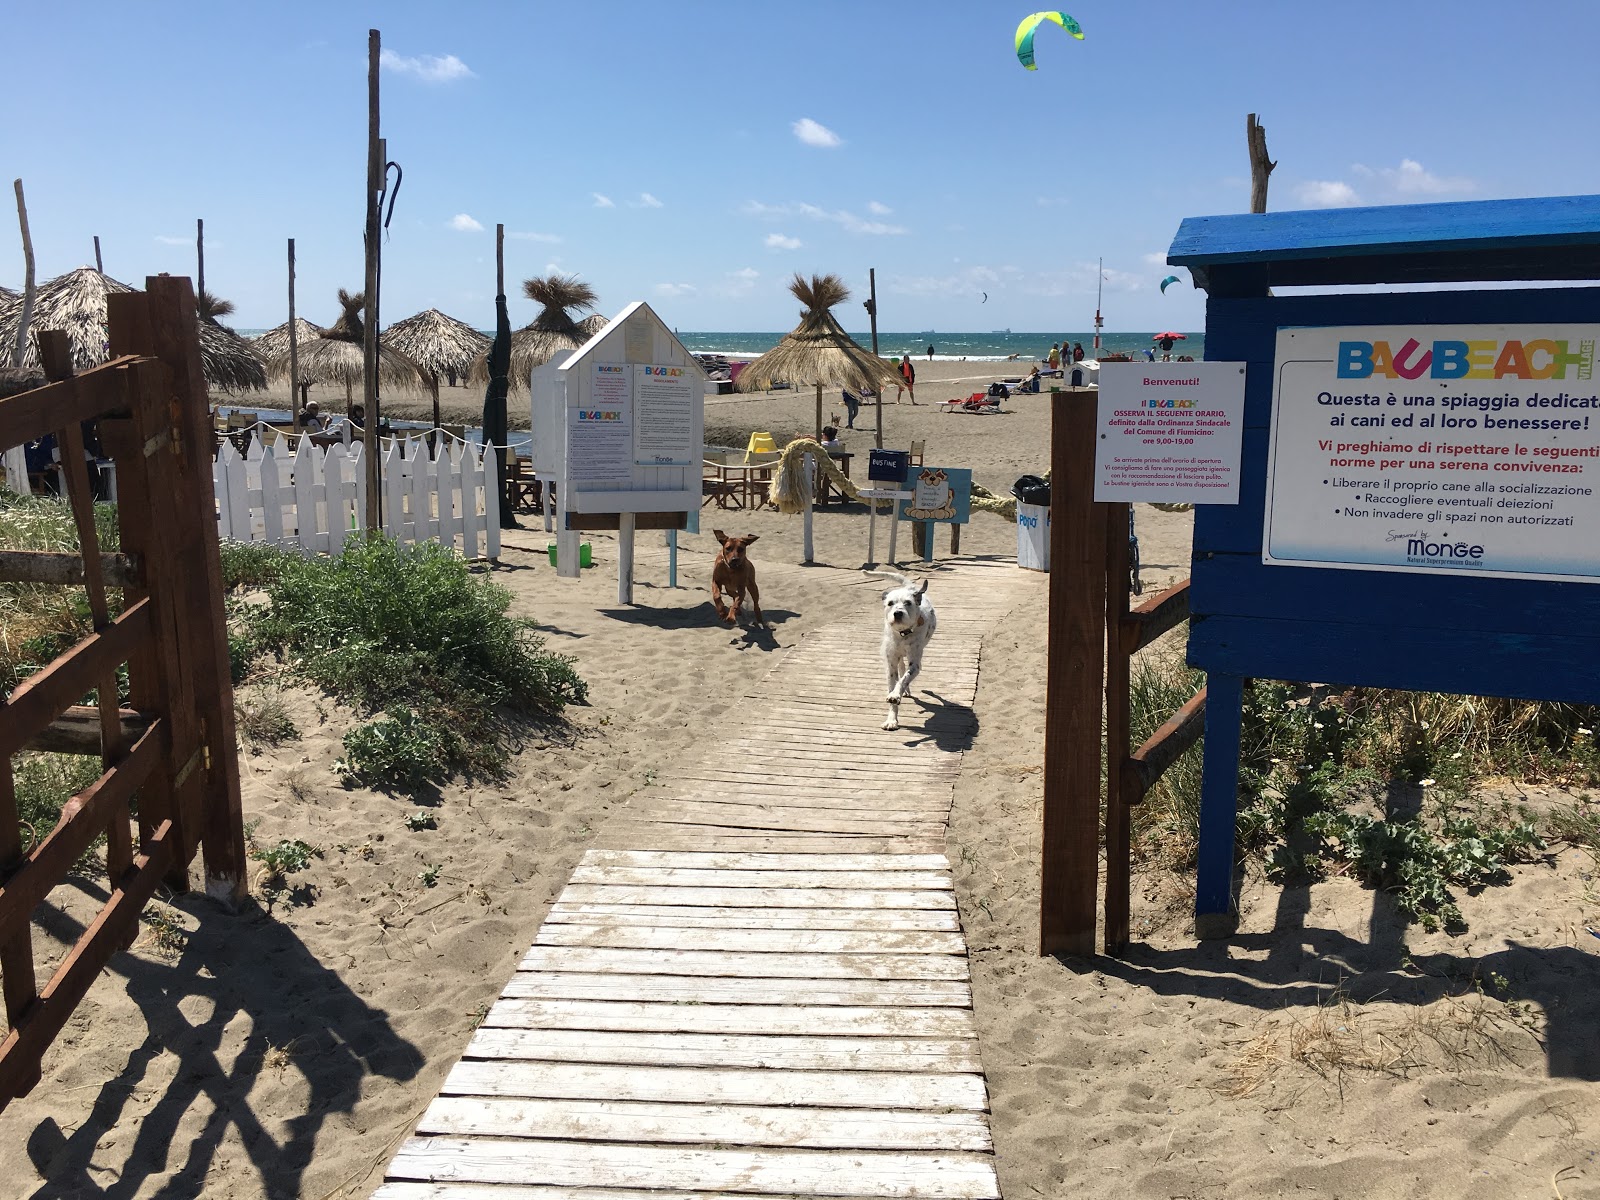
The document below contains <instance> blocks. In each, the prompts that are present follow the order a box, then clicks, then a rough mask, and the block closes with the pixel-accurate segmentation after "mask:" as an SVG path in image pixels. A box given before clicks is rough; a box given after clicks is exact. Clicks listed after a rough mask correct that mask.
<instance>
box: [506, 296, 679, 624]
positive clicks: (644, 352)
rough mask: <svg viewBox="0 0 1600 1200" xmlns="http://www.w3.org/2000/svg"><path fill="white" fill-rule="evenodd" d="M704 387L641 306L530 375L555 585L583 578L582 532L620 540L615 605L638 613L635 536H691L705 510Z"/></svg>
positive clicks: (668, 334)
mask: <svg viewBox="0 0 1600 1200" xmlns="http://www.w3.org/2000/svg"><path fill="white" fill-rule="evenodd" d="M705 386H706V377H705V372H704V370H702V368H701V367H700V364H699V363H698V362H696V361H695V358H694V356H693V355H692V354H690V353H689V351H688V350H687V349H685V348H684V345H683V343H682V342H680V341H679V340H678V339H677V337H676V335H674V334H673V332H672V330H671V328H670V327H669V326H668V325H667V324H666V323H665V322H664V321H662V320H661V318H660V317H659V316H657V315H656V313H655V310H654V309H652V308H651V307H650V306H649V305H648V304H646V303H645V302H644V301H642V300H640V301H636V302H635V303H633V304H630V305H629V306H628V307H627V308H625V309H623V310H622V312H620V313H618V314H617V316H616V317H614V318H613V319H612V320H611V321H610V323H609V324H607V325H606V327H605V328H604V329H603V330H601V331H600V332H599V333H598V334H596V335H595V336H594V337H593V338H591V339H590V340H589V341H588V342H587V343H586V344H585V345H584V346H582V347H581V348H580V349H578V350H575V351H572V352H571V353H569V354H565V355H557V356H556V357H555V358H553V359H551V360H550V361H549V362H547V363H545V364H544V365H543V366H541V367H537V368H535V369H534V371H533V373H532V378H531V380H530V384H529V391H530V393H531V395H532V402H531V403H532V412H531V422H532V424H531V428H532V430H533V439H532V449H533V469H534V471H535V472H536V473H537V474H538V475H539V477H540V478H541V479H549V480H554V481H555V485H556V486H555V498H554V500H553V501H552V500H548V499H547V501H546V503H547V505H548V507H547V509H546V512H547V514H549V515H551V516H553V519H554V523H555V529H556V564H557V565H556V570H557V573H558V574H559V575H563V576H567V577H570V578H576V576H577V574H578V571H579V558H578V555H579V546H580V539H581V535H582V534H583V533H584V532H588V531H593V530H616V531H617V542H618V563H617V600H618V602H619V603H622V604H631V603H632V602H633V535H634V531H635V530H638V529H670V530H676V529H683V528H685V527H686V526H687V525H688V521H689V514H691V513H698V512H699V510H700V466H701V461H702V458H703V454H704V444H705ZM547 495H548V493H547Z"/></svg>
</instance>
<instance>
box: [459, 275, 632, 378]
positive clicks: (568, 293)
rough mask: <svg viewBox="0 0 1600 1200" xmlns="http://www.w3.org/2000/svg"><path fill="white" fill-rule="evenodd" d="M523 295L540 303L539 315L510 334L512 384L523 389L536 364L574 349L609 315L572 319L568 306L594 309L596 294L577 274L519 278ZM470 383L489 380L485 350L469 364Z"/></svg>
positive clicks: (603, 324) (605, 323) (601, 326)
mask: <svg viewBox="0 0 1600 1200" xmlns="http://www.w3.org/2000/svg"><path fill="white" fill-rule="evenodd" d="M522 294H523V295H524V296H526V297H527V298H528V299H529V300H537V301H538V302H539V304H540V305H541V306H542V307H541V308H540V309H539V315H538V316H536V317H534V319H533V320H532V321H531V322H529V323H528V324H527V325H524V326H523V327H522V328H521V329H519V330H517V331H516V332H515V333H513V334H512V335H511V386H512V387H513V388H525V387H527V386H528V377H529V376H530V375H532V374H533V369H534V368H535V367H542V366H543V365H544V364H545V363H547V362H549V361H550V360H551V359H552V358H554V357H555V356H556V355H557V354H560V353H561V352H562V351H565V350H576V349H578V348H579V347H581V346H583V345H584V344H585V343H587V342H588V341H589V339H590V338H592V337H594V335H595V334H597V333H599V332H600V331H601V330H602V329H604V328H605V327H606V326H607V325H608V324H610V320H609V318H606V317H603V316H601V315H600V314H599V313H591V314H590V315H589V316H587V317H583V318H582V319H574V317H573V316H572V313H571V312H570V311H569V310H571V309H584V308H593V307H594V306H595V305H596V304H598V303H599V302H600V301H599V297H597V296H596V295H595V292H594V289H593V288H592V287H590V286H589V285H588V284H587V283H584V282H583V281H582V280H581V279H579V278H578V277H577V276H576V275H541V276H537V277H535V278H533V279H525V280H523V281H522ZM471 379H472V382H473V383H479V384H482V383H488V382H489V355H488V351H487V350H486V351H485V352H484V353H483V354H481V355H479V356H478V358H477V360H476V361H475V362H474V363H473V364H472V375H471Z"/></svg>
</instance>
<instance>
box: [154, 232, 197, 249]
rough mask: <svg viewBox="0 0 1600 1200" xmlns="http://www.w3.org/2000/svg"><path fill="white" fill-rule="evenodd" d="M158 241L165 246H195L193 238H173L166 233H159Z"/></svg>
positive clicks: (157, 235)
mask: <svg viewBox="0 0 1600 1200" xmlns="http://www.w3.org/2000/svg"><path fill="white" fill-rule="evenodd" d="M156 241H158V242H160V243H161V244H162V245H163V246H192V245H194V239H193V238H187V237H173V236H172V235H170V234H166V233H158V234H156Z"/></svg>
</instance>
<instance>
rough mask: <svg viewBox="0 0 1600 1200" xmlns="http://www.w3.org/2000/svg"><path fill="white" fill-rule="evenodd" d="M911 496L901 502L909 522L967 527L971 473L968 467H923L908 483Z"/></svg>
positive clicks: (903, 516) (970, 506) (902, 512)
mask: <svg viewBox="0 0 1600 1200" xmlns="http://www.w3.org/2000/svg"><path fill="white" fill-rule="evenodd" d="M906 482H907V484H908V485H909V486H910V488H911V496H910V497H909V498H908V499H905V500H902V501H901V502H900V516H901V518H902V519H904V520H907V521H940V522H944V523H946V524H955V525H965V524H966V523H967V520H968V518H969V517H970V516H971V515H972V471H971V470H970V469H969V468H967V467H921V468H919V469H917V470H915V471H913V472H912V473H911V477H910V478H909V479H908V480H906Z"/></svg>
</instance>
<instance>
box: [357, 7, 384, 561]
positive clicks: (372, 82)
mask: <svg viewBox="0 0 1600 1200" xmlns="http://www.w3.org/2000/svg"><path fill="white" fill-rule="evenodd" d="M381 52H382V38H381V36H380V35H379V33H378V31H377V30H376V29H369V30H367V230H366V250H367V280H366V282H367V288H366V295H367V320H366V336H365V338H364V340H363V345H362V351H363V354H362V379H361V399H362V403H363V404H364V405H365V407H366V414H367V415H366V422H365V424H366V427H365V428H364V429H363V430H362V433H361V442H362V445H363V447H364V453H363V455H362V457H363V458H365V459H366V473H367V532H368V534H372V533H376V532H377V531H378V530H380V529H382V528H383V488H382V485H381V483H380V482H379V477H378V320H377V311H378V194H379V193H380V192H381V191H382V189H383V147H382V142H381V139H380V138H379V137H378V57H379V55H380V53H381Z"/></svg>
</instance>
